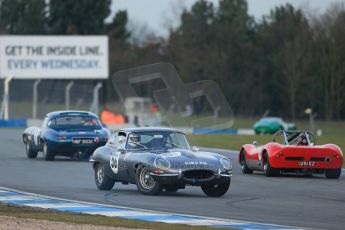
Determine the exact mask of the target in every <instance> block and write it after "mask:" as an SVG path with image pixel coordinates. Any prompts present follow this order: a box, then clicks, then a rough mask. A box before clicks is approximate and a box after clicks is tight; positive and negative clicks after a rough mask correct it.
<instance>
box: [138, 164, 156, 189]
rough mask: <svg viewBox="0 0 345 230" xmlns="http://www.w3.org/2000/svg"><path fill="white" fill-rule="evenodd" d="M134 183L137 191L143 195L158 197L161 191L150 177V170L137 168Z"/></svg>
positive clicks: (142, 167)
mask: <svg viewBox="0 0 345 230" xmlns="http://www.w3.org/2000/svg"><path fill="white" fill-rule="evenodd" d="M135 181H136V184H137V187H138V190H139V191H140V192H141V193H143V194H145V195H158V194H159V193H160V192H161V191H162V186H161V185H160V184H159V183H158V182H157V181H155V180H154V178H153V177H152V176H151V175H150V170H149V169H148V168H147V167H144V166H139V167H138V169H137V171H136V174H135Z"/></svg>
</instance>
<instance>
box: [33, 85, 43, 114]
mask: <svg viewBox="0 0 345 230" xmlns="http://www.w3.org/2000/svg"><path fill="white" fill-rule="evenodd" d="M40 82H41V79H37V80H36V81H35V82H34V85H33V89H32V91H33V95H32V119H36V118H37V99H38V91H37V88H38V84H40Z"/></svg>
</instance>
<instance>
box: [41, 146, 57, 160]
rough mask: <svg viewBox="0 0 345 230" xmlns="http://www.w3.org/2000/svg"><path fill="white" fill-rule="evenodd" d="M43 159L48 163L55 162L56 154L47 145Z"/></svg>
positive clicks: (44, 147)
mask: <svg viewBox="0 0 345 230" xmlns="http://www.w3.org/2000/svg"><path fill="white" fill-rule="evenodd" d="M43 157H44V159H45V160H46V161H53V160H54V159H55V154H54V153H53V152H52V151H51V150H50V148H49V146H48V145H47V143H44V144H43Z"/></svg>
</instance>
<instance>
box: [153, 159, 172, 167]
mask: <svg viewBox="0 0 345 230" xmlns="http://www.w3.org/2000/svg"><path fill="white" fill-rule="evenodd" d="M154 164H155V167H156V168H159V169H163V170H167V169H169V168H170V162H169V161H168V160H166V159H164V158H162V157H157V158H156V159H155V161H154Z"/></svg>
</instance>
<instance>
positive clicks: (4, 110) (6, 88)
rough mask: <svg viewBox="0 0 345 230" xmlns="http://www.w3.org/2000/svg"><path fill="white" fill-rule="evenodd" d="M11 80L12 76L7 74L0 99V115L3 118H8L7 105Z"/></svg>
mask: <svg viewBox="0 0 345 230" xmlns="http://www.w3.org/2000/svg"><path fill="white" fill-rule="evenodd" d="M11 80H12V76H8V77H6V78H5V81H4V97H3V99H2V104H1V111H0V115H1V116H0V117H1V118H4V119H5V120H8V118H9V115H8V110H9V109H8V107H9V104H10V96H9V94H10V82H11Z"/></svg>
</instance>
